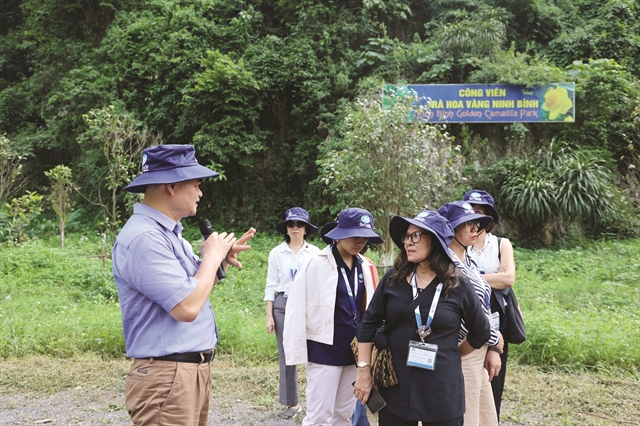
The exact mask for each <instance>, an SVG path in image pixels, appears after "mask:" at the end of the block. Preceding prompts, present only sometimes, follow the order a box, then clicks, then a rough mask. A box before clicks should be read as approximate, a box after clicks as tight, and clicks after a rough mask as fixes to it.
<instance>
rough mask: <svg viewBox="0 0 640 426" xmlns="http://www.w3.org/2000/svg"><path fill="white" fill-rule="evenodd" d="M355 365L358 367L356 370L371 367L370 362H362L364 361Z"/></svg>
mask: <svg viewBox="0 0 640 426" xmlns="http://www.w3.org/2000/svg"><path fill="white" fill-rule="evenodd" d="M356 365H357V366H358V368H364V367H371V363H370V362H364V361H358V363H357V364H356Z"/></svg>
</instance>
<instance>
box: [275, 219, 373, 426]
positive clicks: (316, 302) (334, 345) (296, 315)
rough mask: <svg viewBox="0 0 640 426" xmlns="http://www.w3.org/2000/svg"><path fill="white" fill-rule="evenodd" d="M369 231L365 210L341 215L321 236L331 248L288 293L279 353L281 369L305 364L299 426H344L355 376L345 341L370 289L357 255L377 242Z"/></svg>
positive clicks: (363, 264)
mask: <svg viewBox="0 0 640 426" xmlns="http://www.w3.org/2000/svg"><path fill="white" fill-rule="evenodd" d="M373 229H374V228H373V217H372V216H371V213H369V212H368V211H366V210H363V209H359V208H350V209H346V210H343V211H341V212H340V215H339V217H338V226H336V227H335V228H334V229H333V230H331V231H330V232H328V233H327V234H326V237H328V238H331V239H332V240H333V241H334V244H332V245H330V246H328V247H326V248H325V249H324V250H322V251H321V252H320V253H318V254H316V255H315V256H314V257H312V258H311V260H310V261H309V262H308V263H307V264H306V265H305V266H304V267H303V269H302V270H301V271H299V272H298V274H297V275H296V278H295V280H294V282H293V284H292V286H291V288H290V290H289V299H288V301H287V310H286V312H285V320H284V351H285V357H286V363H287V365H297V364H303V363H306V365H307V369H306V376H307V389H306V395H307V414H306V416H305V418H304V419H303V421H302V424H303V425H304V426H311V425H333V426H340V425H344V426H349V425H350V421H349V418H350V417H351V414H352V413H353V409H354V405H355V403H356V399H355V398H354V396H353V390H352V386H351V384H352V383H353V382H354V381H355V380H356V377H357V367H356V364H355V358H354V355H353V352H352V349H351V343H352V341H353V339H354V338H355V336H356V334H357V332H358V329H359V328H360V323H361V321H362V316H363V314H364V311H365V309H366V306H367V304H368V303H369V301H370V300H371V297H372V296H373V291H374V290H373V282H372V279H371V271H370V266H371V265H370V264H369V262H368V261H367V260H365V259H364V258H363V257H362V256H360V255H359V254H358V253H359V252H360V251H361V250H362V248H363V247H364V246H365V245H366V244H367V242H370V243H372V244H380V243H382V242H383V240H382V238H380V236H378V234H376V233H375V232H374V230H373ZM358 367H360V366H358ZM362 367H369V365H368V364H367V365H364V366H362Z"/></svg>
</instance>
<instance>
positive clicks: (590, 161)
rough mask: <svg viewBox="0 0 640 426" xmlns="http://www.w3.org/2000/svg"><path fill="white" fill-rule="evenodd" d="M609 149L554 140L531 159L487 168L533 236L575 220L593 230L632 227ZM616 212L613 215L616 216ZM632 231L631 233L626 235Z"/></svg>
mask: <svg viewBox="0 0 640 426" xmlns="http://www.w3.org/2000/svg"><path fill="white" fill-rule="evenodd" d="M604 156H606V153H603V152H601V151H596V150H579V149H576V148H573V147H570V146H569V145H567V144H566V143H558V142H556V141H554V142H552V143H551V144H550V146H549V147H547V148H541V149H540V150H538V152H537V153H536V154H535V155H534V156H532V157H530V158H528V159H509V160H503V161H502V162H499V163H497V164H495V165H494V166H492V167H490V168H489V169H488V170H487V171H485V172H484V173H485V180H486V181H493V185H494V188H495V189H496V191H495V194H496V195H497V198H498V200H499V203H500V208H501V211H502V212H504V214H505V216H506V217H508V218H511V219H513V222H514V224H515V226H516V227H518V228H519V229H520V231H521V232H522V234H524V235H527V236H529V238H531V239H534V238H538V239H540V240H542V241H543V242H544V243H545V244H551V243H552V242H553V236H552V235H551V232H552V228H553V232H555V233H556V234H557V235H555V237H560V238H564V237H565V236H566V235H564V234H563V231H562V226H559V225H564V224H569V223H577V224H580V225H582V226H583V227H584V229H585V230H587V231H588V233H590V235H595V236H597V235H603V234H606V233H611V232H619V231H623V232H624V231H629V230H630V229H631V228H632V224H633V223H634V221H635V219H634V217H633V214H632V208H631V203H630V201H629V200H628V199H627V198H626V197H625V196H624V194H623V193H622V192H621V191H620V190H619V189H618V187H617V185H616V182H614V180H613V179H612V172H611V168H610V166H609V164H608V163H607V161H606V160H605V159H603V157H604ZM613 218H615V219H613ZM626 236H629V235H626Z"/></svg>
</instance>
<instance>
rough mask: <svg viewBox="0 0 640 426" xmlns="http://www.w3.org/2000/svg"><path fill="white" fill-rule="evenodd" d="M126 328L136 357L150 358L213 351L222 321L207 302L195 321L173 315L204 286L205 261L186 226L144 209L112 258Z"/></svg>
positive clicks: (122, 235) (124, 232)
mask: <svg viewBox="0 0 640 426" xmlns="http://www.w3.org/2000/svg"><path fill="white" fill-rule="evenodd" d="M111 258H112V260H113V277H114V278H115V281H116V285H117V286H118V294H119V296H120V309H121V311H122V329H123V332H124V341H125V345H126V349H127V356H128V357H130V358H150V357H158V356H164V355H169V354H173V353H184V352H202V351H209V350H211V349H213V348H214V347H215V345H216V343H217V341H218V332H217V328H216V319H215V315H214V313H213V308H212V307H211V303H210V302H209V301H208V300H207V302H206V303H205V304H204V306H203V307H202V309H201V310H200V313H199V314H198V316H197V317H196V319H195V320H194V321H193V322H181V321H177V320H175V319H174V318H173V317H172V316H171V315H170V314H169V312H170V311H171V310H172V309H173V308H174V307H176V305H178V303H180V302H181V301H183V300H184V299H185V298H186V297H187V296H189V295H190V294H191V293H192V292H193V291H194V290H195V289H196V287H197V286H198V281H197V280H196V279H195V278H194V275H195V274H196V272H197V271H198V267H199V266H200V263H201V260H200V258H199V257H198V256H196V255H195V254H194V252H193V249H192V248H191V245H190V244H189V243H188V242H187V241H186V240H184V239H183V238H182V225H181V224H180V222H175V221H174V220H173V219H171V218H169V217H168V216H166V215H164V214H163V213H160V212H159V211H158V210H156V209H154V208H152V207H149V206H146V205H144V204H136V205H135V206H134V207H133V216H131V218H129V220H128V221H127V223H126V224H125V226H124V227H123V228H122V231H120V234H118V237H117V238H116V243H115V245H114V247H113V252H112V254H111Z"/></svg>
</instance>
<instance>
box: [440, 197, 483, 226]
mask: <svg viewBox="0 0 640 426" xmlns="http://www.w3.org/2000/svg"><path fill="white" fill-rule="evenodd" d="M438 213H440V214H441V215H442V216H444V217H445V218H446V219H447V220H448V221H449V223H450V224H451V227H452V228H453V229H456V226H458V225H460V224H461V223H465V222H469V221H470V220H477V221H478V222H480V226H479V227H478V232H480V231H482V230H483V229H484V228H486V227H487V226H489V225H490V224H491V222H493V218H492V217H491V216H486V215H483V214H478V213H476V212H474V211H473V207H471V204H470V203H469V202H467V201H452V202H451V203H447V204H444V205H443V206H442V207H440V208H439V209H438Z"/></svg>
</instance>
